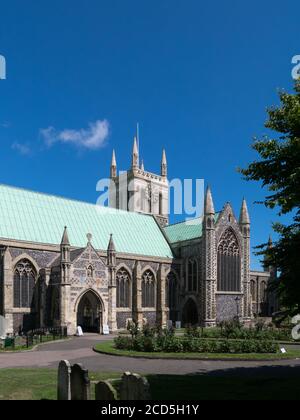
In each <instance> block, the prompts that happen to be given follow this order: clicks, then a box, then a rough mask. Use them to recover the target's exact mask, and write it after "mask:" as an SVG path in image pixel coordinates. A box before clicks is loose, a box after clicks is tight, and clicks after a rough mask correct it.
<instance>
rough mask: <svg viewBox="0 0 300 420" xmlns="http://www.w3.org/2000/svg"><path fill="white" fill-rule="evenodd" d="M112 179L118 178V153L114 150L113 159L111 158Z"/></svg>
mask: <svg viewBox="0 0 300 420" xmlns="http://www.w3.org/2000/svg"><path fill="white" fill-rule="evenodd" d="M110 177H111V178H116V177H117V160H116V153H115V151H114V150H113V153H112V158H111V165H110Z"/></svg>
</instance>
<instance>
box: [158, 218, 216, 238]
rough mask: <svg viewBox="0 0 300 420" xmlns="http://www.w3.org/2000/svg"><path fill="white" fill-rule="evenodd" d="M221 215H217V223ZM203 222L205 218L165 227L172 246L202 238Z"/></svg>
mask: <svg viewBox="0 0 300 420" xmlns="http://www.w3.org/2000/svg"><path fill="white" fill-rule="evenodd" d="M219 214H220V213H216V215H215V222H217V220H218V218H219ZM202 221H203V217H198V218H197V219H191V220H186V221H184V222H181V223H176V224H175V225H170V226H167V227H165V233H166V235H167V237H168V239H169V241H170V243H171V244H174V243H176V242H183V241H189V240H191V239H197V238H201V236H202Z"/></svg>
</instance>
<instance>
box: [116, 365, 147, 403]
mask: <svg viewBox="0 0 300 420" xmlns="http://www.w3.org/2000/svg"><path fill="white" fill-rule="evenodd" d="M120 396H121V400H123V401H126V400H127V401H134V400H136V401H147V400H150V399H151V396H150V386H149V383H148V381H147V379H146V378H143V377H142V376H140V375H137V374H136V373H130V372H125V373H124V375H123V376H122V381H121V388H120Z"/></svg>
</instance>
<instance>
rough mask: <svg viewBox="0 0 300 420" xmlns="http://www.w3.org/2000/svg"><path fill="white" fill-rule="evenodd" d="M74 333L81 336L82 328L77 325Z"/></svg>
mask: <svg viewBox="0 0 300 420" xmlns="http://www.w3.org/2000/svg"><path fill="white" fill-rule="evenodd" d="M76 335H77V337H82V336H83V331H82V328H81V327H80V326H78V327H77V329H76Z"/></svg>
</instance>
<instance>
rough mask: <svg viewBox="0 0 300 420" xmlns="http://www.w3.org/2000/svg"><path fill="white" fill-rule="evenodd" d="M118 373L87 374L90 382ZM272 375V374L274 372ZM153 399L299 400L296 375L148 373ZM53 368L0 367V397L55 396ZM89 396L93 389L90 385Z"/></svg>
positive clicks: (52, 398)
mask: <svg viewBox="0 0 300 420" xmlns="http://www.w3.org/2000/svg"><path fill="white" fill-rule="evenodd" d="M120 376H121V374H117V373H105V374H98V373H97V374H94V373H91V374H90V379H91V380H92V381H97V380H101V379H108V378H111V379H118V378H120ZM273 376H274V374H273ZM146 377H147V379H148V381H149V383H150V389H151V393H152V399H153V400H177V401H181V400H257V399H258V400H299V398H300V383H299V378H297V376H296V375H293V376H291V377H289V376H282V375H281V374H280V372H279V373H278V374H277V376H274V377H260V376H259V377H255V376H250V377H247V376H243V377H241V376H239V377H235V376H223V377H222V376H208V375H147V376H146ZM56 378H57V371H56V369H3V370H0V400H41V399H50V400H54V399H56ZM92 395H94V389H93V387H92Z"/></svg>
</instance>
